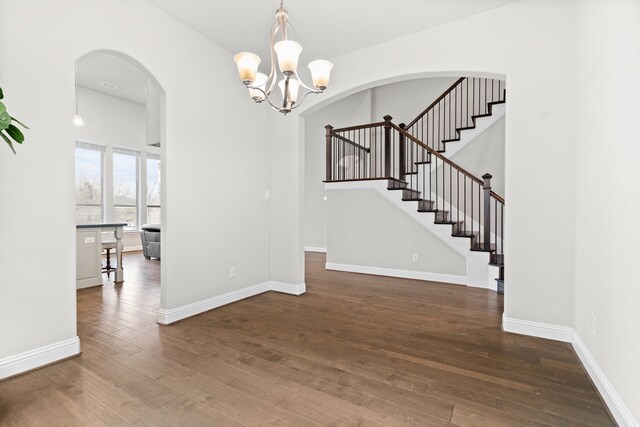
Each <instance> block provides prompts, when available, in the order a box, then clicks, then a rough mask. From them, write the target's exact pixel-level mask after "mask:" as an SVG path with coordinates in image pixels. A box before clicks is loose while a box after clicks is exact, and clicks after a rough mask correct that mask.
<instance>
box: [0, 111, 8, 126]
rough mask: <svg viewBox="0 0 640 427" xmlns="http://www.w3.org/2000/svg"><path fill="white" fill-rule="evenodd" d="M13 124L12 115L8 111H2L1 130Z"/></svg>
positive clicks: (0, 113)
mask: <svg viewBox="0 0 640 427" xmlns="http://www.w3.org/2000/svg"><path fill="white" fill-rule="evenodd" d="M9 125H11V116H10V115H9V113H7V112H6V111H0V131H3V130H5V129H6V128H8V127H9Z"/></svg>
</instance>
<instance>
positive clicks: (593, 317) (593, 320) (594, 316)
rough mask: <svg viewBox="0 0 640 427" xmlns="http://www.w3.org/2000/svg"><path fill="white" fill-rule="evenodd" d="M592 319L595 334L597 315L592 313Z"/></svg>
mask: <svg viewBox="0 0 640 427" xmlns="http://www.w3.org/2000/svg"><path fill="white" fill-rule="evenodd" d="M591 321H592V324H593V325H592V326H593V335H595V334H596V315H595V314H593V313H591Z"/></svg>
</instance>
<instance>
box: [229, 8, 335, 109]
mask: <svg viewBox="0 0 640 427" xmlns="http://www.w3.org/2000/svg"><path fill="white" fill-rule="evenodd" d="M289 29H291V30H292V31H293V32H294V33H295V30H294V29H293V27H292V26H291V25H290V24H289V15H288V14H287V11H286V10H285V9H284V7H283V1H281V2H280V8H279V9H278V10H276V22H274V23H273V26H272V27H271V71H270V72H269V75H268V76H267V75H266V74H263V73H259V72H258V65H260V57H259V56H258V55H256V54H254V53H251V52H241V53H239V54H237V55H236V56H234V57H233V60H234V61H235V63H236V65H237V66H238V73H239V74H240V80H242V83H244V85H245V86H246V87H247V89H249V96H251V98H252V99H253V100H254V101H255V102H256V103H260V102H263V101H265V100H266V101H267V102H268V103H269V105H271V107H272V108H273V109H274V110H276V111H278V112H280V113H283V114H285V115H286V114H287V113H289V112H291V110H293V109H295V108H297V107H299V106H300V104H301V103H302V101H303V100H304V99H305V98H306V97H307V95H309V94H310V93H322V92H324V90H325V89H326V88H327V85H328V84H329V76H330V74H331V69H332V68H333V64H332V63H331V62H329V61H325V60H323V59H318V60H315V61H312V62H310V63H309V65H308V67H309V70H310V71H311V78H312V81H313V88H312V87H309V86H307V85H306V84H304V82H303V81H302V80H301V79H300V77H299V76H298V58H299V56H300V52H301V51H302V46H300V44H299V43H296V42H295V41H293V40H289ZM278 39H280V40H279V41H276V40H278ZM276 59H277V62H278V68H279V70H280V73H281V74H279V73H278V71H277V70H276ZM278 80H279V81H278ZM276 82H277V84H278V87H279V88H280V94H281V95H282V104H281V105H280V106H279V105H276V103H274V102H273V101H272V100H271V98H270V97H271V95H272V91H273V89H274V87H275V85H276ZM301 87H302V89H303V91H304V93H303V94H301V93H300V89H301ZM300 95H302V96H300ZM276 102H277V103H278V104H279V102H278V101H276Z"/></svg>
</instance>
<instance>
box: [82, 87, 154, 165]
mask: <svg viewBox="0 0 640 427" xmlns="http://www.w3.org/2000/svg"><path fill="white" fill-rule="evenodd" d="M78 103H79V105H80V115H81V116H82V120H83V121H84V126H80V127H74V129H73V131H74V135H75V138H76V140H77V141H84V142H91V143H94V144H101V145H111V146H116V147H122V148H130V149H132V150H138V151H141V150H144V149H146V147H147V144H146V139H147V136H146V133H147V130H146V126H147V125H146V123H147V117H146V111H145V106H144V105H140V104H136V103H135V102H131V101H126V100H124V99H121V98H116V97H114V96H109V95H105V94H103V93H101V92H97V91H95V90H91V89H88V88H85V87H79V88H78ZM154 148H155V147H151V151H153V152H156V153H159V152H160V151H159V150H158V149H154Z"/></svg>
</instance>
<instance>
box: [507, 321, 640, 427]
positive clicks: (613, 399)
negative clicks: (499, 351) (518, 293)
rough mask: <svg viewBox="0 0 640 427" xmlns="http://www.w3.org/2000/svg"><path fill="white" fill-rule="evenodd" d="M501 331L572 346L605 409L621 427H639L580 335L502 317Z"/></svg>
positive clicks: (570, 329)
mask: <svg viewBox="0 0 640 427" xmlns="http://www.w3.org/2000/svg"><path fill="white" fill-rule="evenodd" d="M502 329H503V330H504V331H506V332H513V333H516V334H520V335H528V336H532V337H538V338H546V339H550V340H555V341H562V342H568V343H571V345H572V346H573V349H574V350H575V352H576V354H577V355H578V359H580V362H581V363H582V365H583V366H584V368H585V370H586V371H587V374H588V375H589V378H591V381H592V382H593V384H594V386H595V387H596V389H597V390H598V392H599V393H600V396H602V399H603V400H604V402H605V405H606V406H607V408H608V409H609V411H610V412H611V415H613V418H614V419H615V420H616V422H617V423H618V425H619V426H620V427H639V424H638V422H637V421H636V420H635V419H634V418H633V415H632V414H631V412H630V411H629V409H628V408H627V407H626V405H625V404H624V402H623V401H622V399H621V398H620V396H619V395H618V393H617V392H616V390H615V389H614V388H613V385H612V384H611V382H610V381H609V379H608V378H607V376H606V375H605V373H604V372H603V371H602V369H601V368H600V366H599V365H598V363H597V362H596V360H595V359H594V358H593V356H592V355H591V353H590V352H589V350H588V349H587V346H586V345H585V344H584V342H583V341H582V339H580V336H579V335H578V333H577V332H576V331H575V330H574V329H573V328H570V327H567V326H558V325H552V324H549V323H540V322H532V321H529V320H521V319H512V318H509V317H506V316H505V315H504V314H503V315H502Z"/></svg>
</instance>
